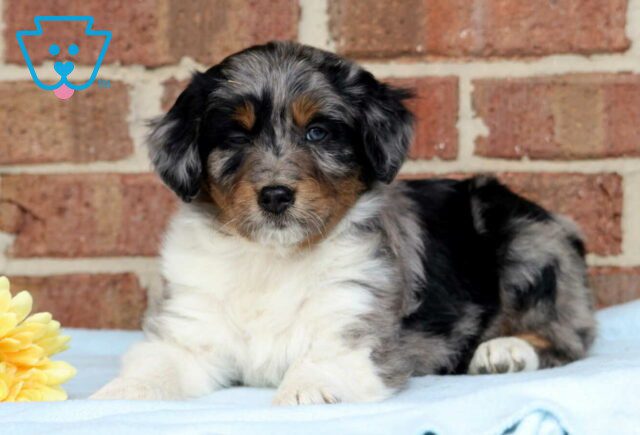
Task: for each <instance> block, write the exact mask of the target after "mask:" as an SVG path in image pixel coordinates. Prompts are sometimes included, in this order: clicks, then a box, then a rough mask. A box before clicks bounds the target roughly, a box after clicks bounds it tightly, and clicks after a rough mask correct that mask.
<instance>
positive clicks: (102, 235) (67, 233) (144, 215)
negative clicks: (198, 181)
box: [0, 174, 175, 258]
mask: <svg viewBox="0 0 640 435" xmlns="http://www.w3.org/2000/svg"><path fill="white" fill-rule="evenodd" d="M0 182H1V183H2V192H1V196H0V204H1V203H3V202H9V203H13V204H16V205H18V206H19V207H20V211H21V214H22V216H21V220H22V221H21V225H20V229H19V231H18V233H17V237H16V240H15V242H14V244H13V246H12V247H11V248H10V255H11V256H13V257H38V256H49V257H71V258H72V257H82V256H118V255H156V254H157V252H158V246H159V243H160V239H161V236H162V233H163V231H164V228H165V226H166V224H167V220H168V217H169V215H170V214H171V213H172V211H173V210H174V207H175V199H174V197H173V194H172V193H171V192H169V190H168V189H166V188H165V187H164V186H162V184H161V183H160V181H158V179H157V178H156V177H155V175H152V174H135V175H134V174H75V175H71V174H64V175H27V174H23V175H4V176H2V178H0Z"/></svg>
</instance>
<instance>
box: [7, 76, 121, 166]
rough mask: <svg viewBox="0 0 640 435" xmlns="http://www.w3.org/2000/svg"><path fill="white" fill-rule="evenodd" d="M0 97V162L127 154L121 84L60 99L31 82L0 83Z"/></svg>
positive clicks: (89, 158)
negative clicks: (63, 99)
mask: <svg viewBox="0 0 640 435" xmlns="http://www.w3.org/2000/svg"><path fill="white" fill-rule="evenodd" d="M0 99H1V100H2V106H3V107H2V110H1V111H0V164H8V163H46V162H89V161H97V160H118V159H122V158H125V157H127V156H129V155H130V154H131V153H132V152H133V143H132V141H131V138H130V137H129V127H128V125H127V116H128V113H129V95H128V92H127V88H126V86H125V85H124V84H122V83H118V82H112V83H111V88H109V89H101V88H98V87H92V88H89V89H87V90H86V91H81V92H77V93H76V94H75V95H74V96H73V97H72V98H71V99H69V100H67V101H61V100H58V99H57V98H56V97H55V96H54V95H53V93H52V92H45V91H43V90H41V89H40V88H38V87H37V86H36V85H35V84H34V83H32V82H3V83H0Z"/></svg>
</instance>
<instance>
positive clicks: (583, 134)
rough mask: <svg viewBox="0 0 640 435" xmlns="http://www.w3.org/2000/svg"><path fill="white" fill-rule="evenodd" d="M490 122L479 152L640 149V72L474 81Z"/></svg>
mask: <svg viewBox="0 0 640 435" xmlns="http://www.w3.org/2000/svg"><path fill="white" fill-rule="evenodd" d="M473 104H474V107H475V110H476V113H477V114H478V115H479V116H480V117H481V118H482V119H483V120H484V122H485V124H486V125H487V126H488V127H489V135H488V136H487V137H481V138H479V139H477V141H476V154H479V155H482V156H487V157H498V158H508V159H517V158H521V157H523V156H527V157H530V158H532V159H555V160H571V159H591V158H604V157H624V156H638V155H640V123H639V122H638V120H639V119H640V75H632V74H584V75H568V76H556V77H548V78H547V77H545V78H522V79H505V80H499V79H488V80H476V81H474V94H473Z"/></svg>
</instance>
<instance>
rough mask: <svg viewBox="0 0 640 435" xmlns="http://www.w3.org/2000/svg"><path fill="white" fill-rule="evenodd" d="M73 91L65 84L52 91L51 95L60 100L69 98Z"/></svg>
mask: <svg viewBox="0 0 640 435" xmlns="http://www.w3.org/2000/svg"><path fill="white" fill-rule="evenodd" d="M74 92H75V91H74V90H73V89H71V88H70V87H68V86H67V85H62V86H60V87H59V88H57V89H55V90H54V91H53V95H55V96H56V97H58V98H59V99H61V100H68V99H69V98H71V96H72V95H73V93H74Z"/></svg>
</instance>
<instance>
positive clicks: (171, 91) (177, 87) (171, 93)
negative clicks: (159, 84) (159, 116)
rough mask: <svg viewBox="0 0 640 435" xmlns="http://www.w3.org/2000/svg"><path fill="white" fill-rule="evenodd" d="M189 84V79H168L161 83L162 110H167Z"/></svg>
mask: <svg viewBox="0 0 640 435" xmlns="http://www.w3.org/2000/svg"><path fill="white" fill-rule="evenodd" d="M188 84H189V80H176V79H169V80H167V81H165V82H164V83H163V86H164V93H163V94H162V102H161V104H162V110H163V111H165V112H166V111H168V110H169V109H171V106H173V103H175V102H176V100H177V99H178V96H179V95H180V93H182V91H184V89H185V88H186V87H187V85H188Z"/></svg>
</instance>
